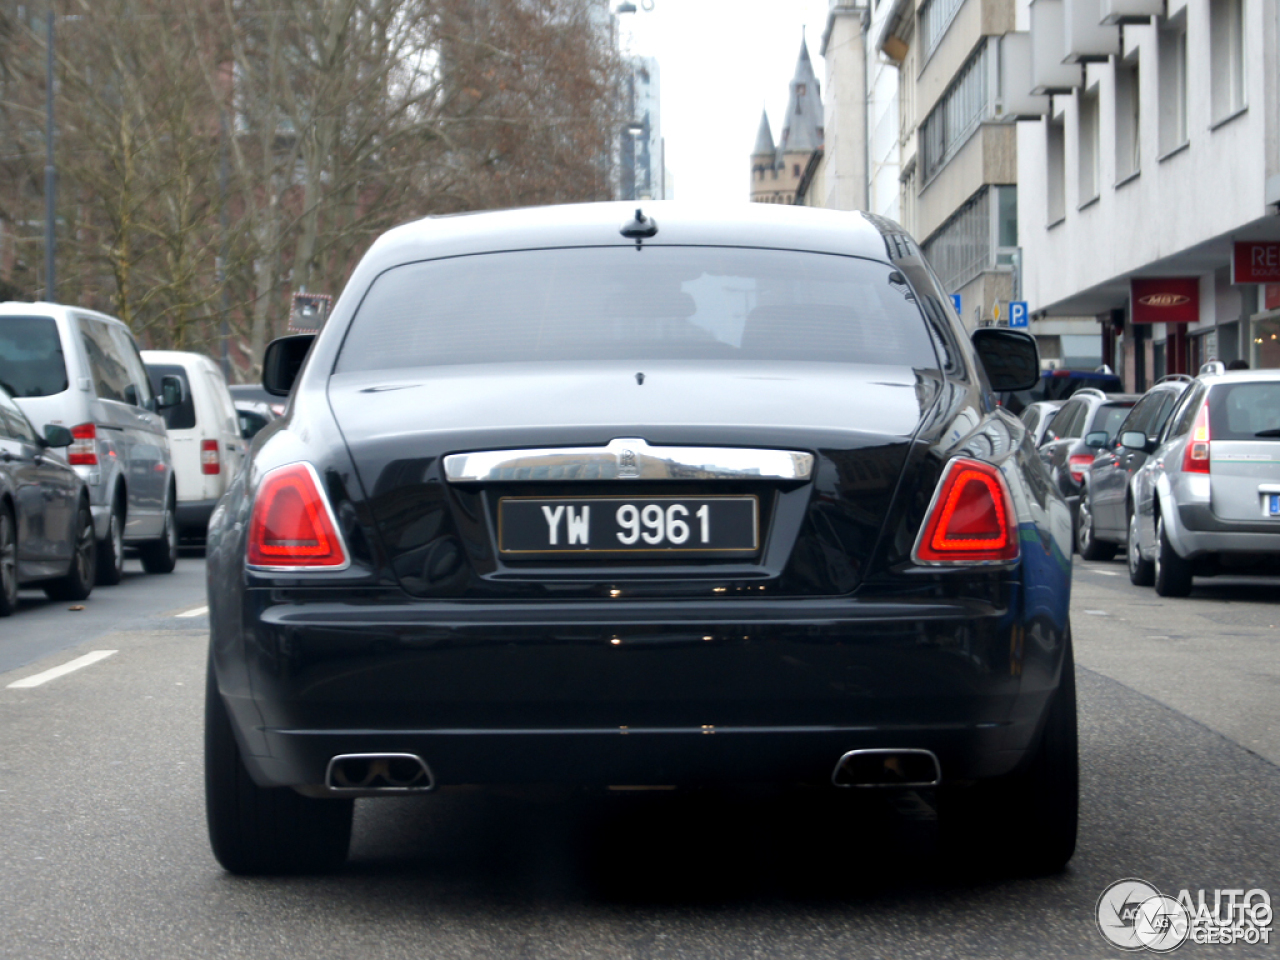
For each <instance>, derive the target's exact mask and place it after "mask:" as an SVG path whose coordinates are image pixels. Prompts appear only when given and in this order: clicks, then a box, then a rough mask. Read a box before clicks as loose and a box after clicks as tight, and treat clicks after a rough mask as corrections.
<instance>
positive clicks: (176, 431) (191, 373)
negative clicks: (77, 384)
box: [142, 350, 245, 540]
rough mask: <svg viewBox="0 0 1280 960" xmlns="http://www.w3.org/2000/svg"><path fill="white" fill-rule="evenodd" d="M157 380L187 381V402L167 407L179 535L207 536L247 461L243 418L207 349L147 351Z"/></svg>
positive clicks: (147, 360) (145, 354)
mask: <svg viewBox="0 0 1280 960" xmlns="http://www.w3.org/2000/svg"><path fill="white" fill-rule="evenodd" d="M142 361H143V363H145V364H146V365H147V371H148V372H149V373H150V375H151V381H152V383H153V384H157V385H158V384H159V383H160V381H161V380H162V379H163V378H164V377H167V376H168V377H175V378H176V379H178V380H179V381H181V383H182V387H183V393H184V398H183V401H182V403H180V404H178V405H177V406H174V407H169V408H168V409H166V410H165V411H164V421H165V426H166V427H167V428H168V430H169V441H170V444H171V446H172V450H173V469H174V473H175V475H176V477H177V482H178V514H177V519H178V534H179V536H180V537H186V538H189V539H190V538H194V539H198V540H203V539H204V533H205V529H206V528H207V527H208V526H209V515H210V514H212V513H213V508H214V506H216V505H217V503H218V500H219V499H221V497H222V495H223V493H225V492H226V489H227V484H229V483H230V482H231V478H232V477H233V476H235V473H236V471H237V470H239V469H240V464H241V462H242V461H243V460H244V449H245V442H244V437H242V436H241V434H240V418H239V415H238V414H237V413H236V408H235V404H234V403H233V402H232V400H231V394H230V392H229V391H228V390H227V381H226V380H225V379H224V378H223V376H222V370H221V369H219V367H218V365H217V364H216V363H214V362H213V360H211V359H210V358H209V357H206V356H205V355H204V354H202V353H188V352H183V351H180V350H144V351H143V352H142Z"/></svg>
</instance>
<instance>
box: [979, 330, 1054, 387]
mask: <svg viewBox="0 0 1280 960" xmlns="http://www.w3.org/2000/svg"><path fill="white" fill-rule="evenodd" d="M972 339H973V346H974V349H975V350H976V351H977V353H978V360H979V361H981V363H982V368H983V369H984V370H985V371H986V373H987V379H988V380H990V381H991V389H992V390H994V391H996V392H997V393H1004V392H1006V391H1010V390H1030V389H1031V388H1032V387H1034V386H1035V385H1036V384H1037V383H1039V382H1040V349H1039V348H1038V347H1037V346H1036V341H1035V338H1034V337H1032V336H1031V334H1029V333H1023V332H1022V331H1021V330H1010V329H1009V328H1008V327H979V328H978V329H977V330H975V331H973V337H972Z"/></svg>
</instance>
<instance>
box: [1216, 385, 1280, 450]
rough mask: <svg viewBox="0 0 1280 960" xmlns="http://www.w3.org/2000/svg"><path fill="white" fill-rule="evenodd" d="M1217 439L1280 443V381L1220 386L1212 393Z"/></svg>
mask: <svg viewBox="0 0 1280 960" xmlns="http://www.w3.org/2000/svg"><path fill="white" fill-rule="evenodd" d="M1209 435H1210V436H1211V437H1213V439H1214V440H1280V380H1263V381H1257V382H1254V383H1220V384H1216V385H1215V386H1214V387H1213V389H1212V390H1210V391H1209Z"/></svg>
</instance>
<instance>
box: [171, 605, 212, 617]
mask: <svg viewBox="0 0 1280 960" xmlns="http://www.w3.org/2000/svg"><path fill="white" fill-rule="evenodd" d="M208 612H209V608H208V607H196V608H195V609H194V610H185V611H183V612H182V613H175V614H174V615H173V616H174V618H175V619H179V620H180V619H183V618H184V617H203V616H204V615H205V614H206V613H208Z"/></svg>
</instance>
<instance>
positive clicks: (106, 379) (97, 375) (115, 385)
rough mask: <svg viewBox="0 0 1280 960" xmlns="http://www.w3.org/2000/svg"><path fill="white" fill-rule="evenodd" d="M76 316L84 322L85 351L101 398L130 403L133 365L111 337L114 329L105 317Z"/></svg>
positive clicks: (82, 324) (81, 333) (82, 334)
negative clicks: (129, 366)
mask: <svg viewBox="0 0 1280 960" xmlns="http://www.w3.org/2000/svg"><path fill="white" fill-rule="evenodd" d="M76 319H77V320H78V321H79V324H80V336H81V337H82V338H83V340H84V352H85V355H86V356H87V357H88V358H89V371H90V372H91V373H92V374H93V386H94V389H95V390H96V391H97V394H98V399H100V400H115V401H116V402H118V403H128V402H129V401H128V400H126V399H125V393H126V391H127V389H128V387H129V369H128V367H126V366H125V362H124V357H122V356H120V351H119V350H118V349H117V347H116V345H115V344H114V343H113V342H112V340H111V329H110V328H109V327H108V326H107V325H106V324H105V323H103V322H102V321H101V320H94V319H92V318H90V317H77V318H76Z"/></svg>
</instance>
